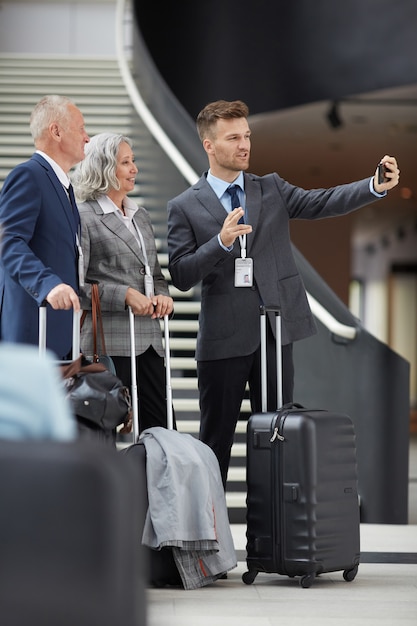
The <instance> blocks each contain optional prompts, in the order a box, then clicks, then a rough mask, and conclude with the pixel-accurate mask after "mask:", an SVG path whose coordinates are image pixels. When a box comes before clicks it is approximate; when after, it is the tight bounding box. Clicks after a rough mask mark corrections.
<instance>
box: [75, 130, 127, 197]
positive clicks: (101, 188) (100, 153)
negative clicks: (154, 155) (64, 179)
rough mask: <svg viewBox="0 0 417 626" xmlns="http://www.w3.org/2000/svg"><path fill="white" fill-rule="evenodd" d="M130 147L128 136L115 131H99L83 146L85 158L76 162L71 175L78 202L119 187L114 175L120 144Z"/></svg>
mask: <svg viewBox="0 0 417 626" xmlns="http://www.w3.org/2000/svg"><path fill="white" fill-rule="evenodd" d="M122 143H127V144H128V145H129V146H130V147H132V142H131V140H130V139H129V137H125V136H124V135H119V134H117V133H99V134H98V135H95V136H94V137H92V138H91V139H90V142H89V143H87V144H86V146H85V158H84V159H83V160H82V161H80V163H78V165H77V166H76V168H75V170H74V174H73V176H72V177H71V179H72V182H73V185H74V190H75V195H76V196H77V200H78V201H79V202H85V201H86V200H96V199H97V198H98V197H99V196H101V195H103V194H106V193H107V192H108V191H109V190H110V189H116V190H119V189H120V183H119V181H118V180H117V177H116V168H117V155H118V152H119V148H120V144H122Z"/></svg>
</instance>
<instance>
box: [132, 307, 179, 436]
mask: <svg viewBox="0 0 417 626" xmlns="http://www.w3.org/2000/svg"><path fill="white" fill-rule="evenodd" d="M129 328H130V362H131V376H132V411H133V442H134V443H136V442H137V441H138V439H139V410H138V386H137V382H136V347H135V316H134V314H133V311H132V308H131V307H129ZM164 343H165V372H166V397H167V428H168V430H173V428H174V416H173V411H172V387H171V360H170V359H171V354H170V345H169V326H168V315H165V316H164Z"/></svg>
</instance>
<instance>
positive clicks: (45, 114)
mask: <svg viewBox="0 0 417 626" xmlns="http://www.w3.org/2000/svg"><path fill="white" fill-rule="evenodd" d="M70 105H74V103H73V102H72V100H70V99H69V98H67V97H66V96H56V95H51V96H44V97H43V98H42V100H40V101H39V102H38V104H37V105H36V106H35V108H34V109H33V111H32V113H31V116H30V132H31V135H32V137H33V141H34V143H35V145H36V142H37V141H38V139H40V138H41V137H42V135H43V134H44V132H45V131H46V130H47V129H48V128H49V126H50V125H51V124H52V123H53V122H57V123H59V124H61V125H64V124H65V122H66V121H67V119H68V118H69V114H68V107H69V106H70Z"/></svg>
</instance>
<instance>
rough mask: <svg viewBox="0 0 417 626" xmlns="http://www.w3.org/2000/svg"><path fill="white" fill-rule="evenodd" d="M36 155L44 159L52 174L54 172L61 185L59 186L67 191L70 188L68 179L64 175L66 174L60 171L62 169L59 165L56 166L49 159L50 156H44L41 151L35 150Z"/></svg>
mask: <svg viewBox="0 0 417 626" xmlns="http://www.w3.org/2000/svg"><path fill="white" fill-rule="evenodd" d="M36 154H40V155H41V157H43V158H44V159H45V161H48V163H49V165H50V166H51V167H52V169H53V170H54V172H55V174H56V176H57V178H58V180H59V182H60V183H61V185H62V186H63V187H65V189H68V187H69V186H70V182H71V181H70V179H69V178H68V176H67V175H66V173H65V172H64V170H63V169H62V167H61V166H60V165H58V163H57V162H56V161H54V160H53V159H51V157H50V156H48V155H47V154H45V152H42V150H36Z"/></svg>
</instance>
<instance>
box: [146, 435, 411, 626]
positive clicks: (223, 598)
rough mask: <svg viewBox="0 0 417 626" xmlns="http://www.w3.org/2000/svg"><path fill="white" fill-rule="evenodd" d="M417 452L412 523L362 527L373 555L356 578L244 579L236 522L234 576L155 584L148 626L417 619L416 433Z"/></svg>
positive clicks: (394, 625) (356, 624)
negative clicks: (197, 583) (196, 584)
mask: <svg viewBox="0 0 417 626" xmlns="http://www.w3.org/2000/svg"><path fill="white" fill-rule="evenodd" d="M410 452H411V453H410V499H409V522H410V523H409V525H408V526H397V525H373V524H372V525H371V524H363V525H362V526H361V550H362V552H366V553H373V554H372V555H371V556H370V557H369V558H368V559H367V560H368V561H372V562H362V563H361V564H360V566H359V572H358V575H357V577H356V578H355V580H354V581H353V582H351V583H347V582H345V581H344V580H343V577H342V573H341V572H336V573H332V574H324V575H322V576H320V577H319V578H318V579H316V581H315V582H314V584H313V586H312V587H311V588H310V589H302V588H301V587H300V586H299V583H298V580H296V579H290V578H287V577H284V576H276V575H273V574H258V576H257V578H256V580H255V582H254V583H253V584H252V585H249V586H248V585H245V584H244V583H243V582H242V579H241V576H242V574H243V572H245V571H246V565H245V561H244V559H245V530H246V529H245V526H244V525H232V532H233V538H234V542H235V548H236V550H237V554H238V560H239V562H238V567H237V568H236V569H234V570H232V571H231V572H229V575H228V579H227V580H220V581H217V582H216V583H215V584H214V585H211V586H209V587H205V588H202V589H198V590H195V591H184V590H182V589H149V590H148V592H147V593H148V625H147V626H213V625H215V626H249V625H250V626H316V625H317V626H318V625H319V624H320V625H321V626H323V625H328V626H336V624H337V626H362V625H363V626H417V437H413V438H412V443H411V449H410Z"/></svg>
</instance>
